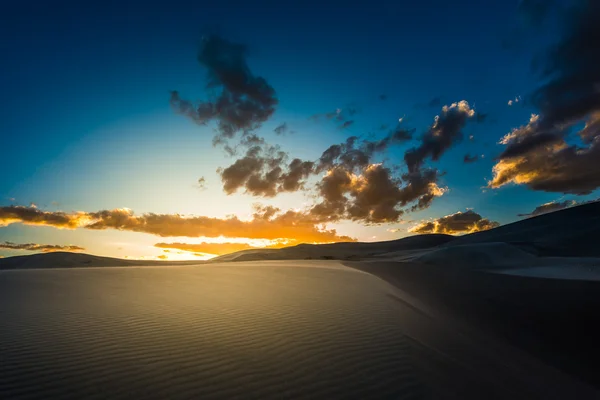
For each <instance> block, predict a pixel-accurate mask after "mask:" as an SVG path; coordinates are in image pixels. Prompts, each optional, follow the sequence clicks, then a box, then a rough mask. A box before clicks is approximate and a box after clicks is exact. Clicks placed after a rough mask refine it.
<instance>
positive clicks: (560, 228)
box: [445, 202, 600, 257]
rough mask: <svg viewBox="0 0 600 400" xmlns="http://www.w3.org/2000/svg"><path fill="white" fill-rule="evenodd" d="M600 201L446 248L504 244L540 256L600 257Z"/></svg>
mask: <svg viewBox="0 0 600 400" xmlns="http://www.w3.org/2000/svg"><path fill="white" fill-rule="evenodd" d="M599 237H600V202H595V203H589V204H584V205H581V206H577V207H573V208H568V209H566V210H561V211H556V212H553V213H549V214H544V215H540V216H537V217H532V218H527V219H525V220H521V221H517V222H513V223H511V224H507V225H503V226H500V227H498V228H495V229H491V230H489V231H483V232H477V233H472V234H470V235H465V236H462V237H459V238H456V240H453V241H452V242H450V243H447V244H446V245H445V246H459V245H466V244H475V243H491V242H505V243H510V244H513V245H516V246H519V247H520V248H522V249H523V250H526V251H529V252H531V253H534V254H537V255H540V256H565V257H600V246H598V244H597V243H598V238H599Z"/></svg>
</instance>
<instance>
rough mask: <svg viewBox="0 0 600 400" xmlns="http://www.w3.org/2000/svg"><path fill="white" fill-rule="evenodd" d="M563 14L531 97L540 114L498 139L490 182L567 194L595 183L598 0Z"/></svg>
mask: <svg viewBox="0 0 600 400" xmlns="http://www.w3.org/2000/svg"><path fill="white" fill-rule="evenodd" d="M564 15H566V16H568V19H567V21H566V24H565V31H564V32H563V34H562V36H561V38H560V40H559V41H558V43H556V44H555V45H554V46H552V47H550V49H549V50H548V51H547V53H546V54H545V57H544V59H543V60H542V62H541V63H539V65H538V72H539V74H540V77H541V79H542V80H543V82H544V83H543V84H542V85H541V86H540V87H539V88H538V89H537V90H535V91H534V93H533V95H532V96H531V102H532V104H533V105H534V106H536V107H537V108H538V110H539V116H537V117H536V118H535V119H534V118H532V120H531V121H530V122H529V124H528V125H526V126H524V127H521V128H518V129H517V130H515V131H513V132H512V133H510V134H509V135H507V137H505V138H504V139H503V142H502V144H505V145H506V148H505V150H504V152H503V153H502V154H501V155H500V157H499V160H498V162H497V164H496V165H495V166H494V169H493V173H494V176H493V179H492V180H491V181H490V182H489V186H490V187H493V188H496V187H500V186H503V185H506V184H509V183H516V184H525V185H527V186H528V187H529V188H531V189H533V190H542V191H547V192H561V193H572V194H587V193H590V192H591V191H593V190H594V189H596V188H598V187H600V129H599V127H600V90H599V84H598V82H600V69H598V68H597V65H598V64H599V63H600V52H599V51H598V41H599V40H600V3H598V2H596V1H583V0H581V1H578V2H577V3H576V6H575V7H573V9H572V10H571V12H569V13H564ZM581 124H585V127H584V128H583V129H579V130H578V128H579V126H580V125H581ZM576 138H579V140H580V141H581V142H583V146H581V145H578V144H577V143H576Z"/></svg>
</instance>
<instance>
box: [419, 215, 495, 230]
mask: <svg viewBox="0 0 600 400" xmlns="http://www.w3.org/2000/svg"><path fill="white" fill-rule="evenodd" d="M498 226H500V224H499V223H498V222H495V221H490V220H489V219H487V218H483V217H482V216H481V215H479V214H478V213H476V212H475V211H473V210H467V211H465V212H460V211H459V212H457V213H454V214H450V215H447V216H445V217H441V218H438V219H436V220H433V221H424V222H422V223H420V224H419V225H417V226H415V227H413V228H411V229H409V232H412V233H420V234H425V233H445V234H448V235H456V234H464V233H473V232H479V231H485V230H488V229H492V228H496V227H498Z"/></svg>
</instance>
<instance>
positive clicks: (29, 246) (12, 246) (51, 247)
mask: <svg viewBox="0 0 600 400" xmlns="http://www.w3.org/2000/svg"><path fill="white" fill-rule="evenodd" d="M0 249H7V250H26V251H41V252H43V253H51V252H54V251H84V250H85V248H83V247H79V246H73V245H68V246H61V245H55V244H38V243H13V242H4V243H0Z"/></svg>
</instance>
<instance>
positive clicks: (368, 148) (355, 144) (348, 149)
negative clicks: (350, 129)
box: [315, 127, 415, 173]
mask: <svg viewBox="0 0 600 400" xmlns="http://www.w3.org/2000/svg"><path fill="white" fill-rule="evenodd" d="M414 132H415V130H414V129H405V128H402V127H397V128H396V129H393V130H390V131H389V132H388V134H387V135H386V136H384V137H383V138H381V139H378V140H361V139H360V138H358V137H357V136H350V137H349V138H348V139H346V141H345V142H344V143H340V144H334V145H331V146H329V148H327V150H325V151H324V152H323V154H322V155H321V157H320V158H319V160H318V161H317V164H316V169H315V172H316V173H321V172H323V171H328V170H330V169H331V168H333V167H334V166H343V167H344V168H345V169H346V170H348V171H354V170H355V169H357V168H358V169H363V168H365V167H367V166H368V165H369V163H370V162H371V161H372V159H373V156H374V155H375V154H377V153H382V152H385V151H386V150H387V149H388V148H389V147H390V146H394V145H398V144H402V143H404V142H406V141H408V140H410V139H412V136H413V134H414Z"/></svg>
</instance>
